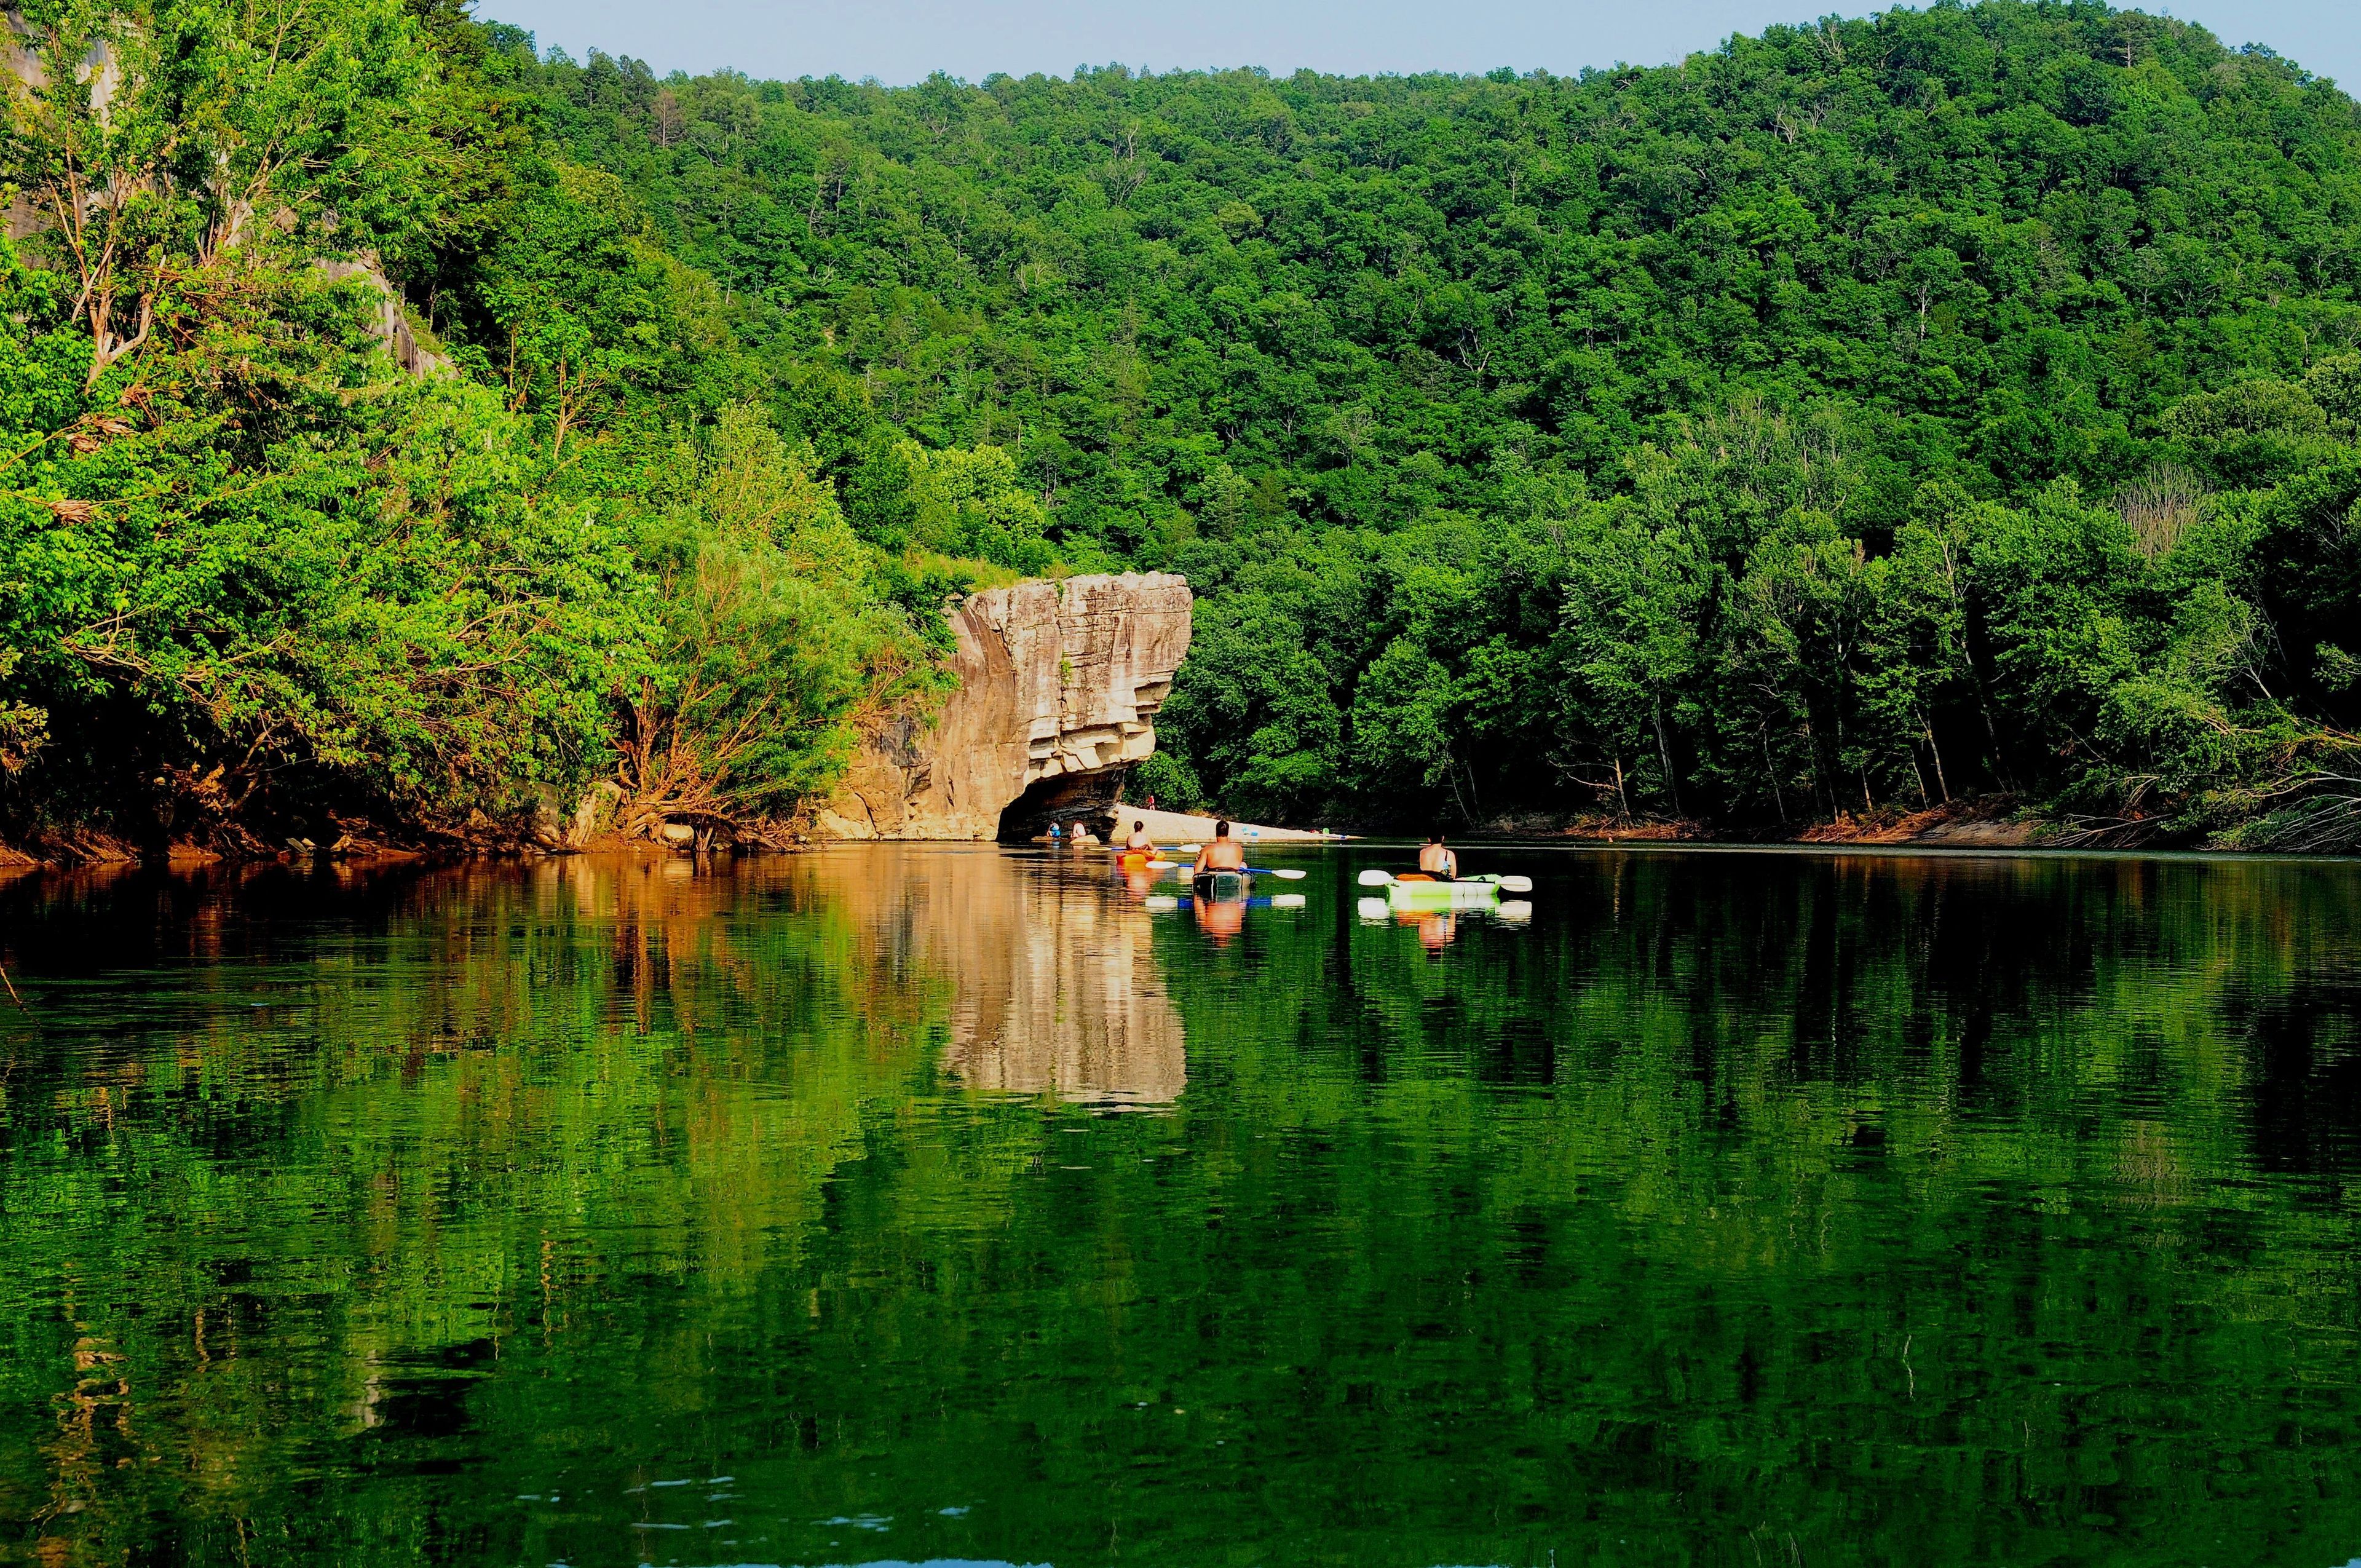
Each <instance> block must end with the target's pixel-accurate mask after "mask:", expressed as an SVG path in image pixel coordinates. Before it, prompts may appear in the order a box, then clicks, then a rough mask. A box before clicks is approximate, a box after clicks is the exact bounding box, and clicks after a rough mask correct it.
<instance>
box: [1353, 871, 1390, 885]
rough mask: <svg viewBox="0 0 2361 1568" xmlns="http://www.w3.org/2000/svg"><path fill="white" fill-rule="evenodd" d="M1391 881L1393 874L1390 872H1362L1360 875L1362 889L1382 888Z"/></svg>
mask: <svg viewBox="0 0 2361 1568" xmlns="http://www.w3.org/2000/svg"><path fill="white" fill-rule="evenodd" d="M1393 880H1394V873H1393V872H1362V873H1361V885H1362V886H1363V887H1383V886H1385V885H1386V884H1387V883H1389V882H1391V881H1393Z"/></svg>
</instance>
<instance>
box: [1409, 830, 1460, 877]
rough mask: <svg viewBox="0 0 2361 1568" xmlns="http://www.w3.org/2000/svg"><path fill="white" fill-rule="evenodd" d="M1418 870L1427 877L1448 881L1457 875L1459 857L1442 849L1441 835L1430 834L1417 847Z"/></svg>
mask: <svg viewBox="0 0 2361 1568" xmlns="http://www.w3.org/2000/svg"><path fill="white" fill-rule="evenodd" d="M1418 869H1419V870H1421V871H1422V872H1425V873H1426V874H1427V875H1429V876H1437V877H1442V878H1444V879H1445V880H1450V879H1452V878H1455V877H1456V876H1458V874H1459V857H1458V856H1457V855H1455V854H1453V853H1452V852H1451V851H1450V850H1448V849H1446V848H1444V842H1443V835H1442V834H1441V833H1430V834H1428V835H1427V836H1426V842H1425V843H1424V844H1422V845H1421V846H1420V847H1419V851H1418Z"/></svg>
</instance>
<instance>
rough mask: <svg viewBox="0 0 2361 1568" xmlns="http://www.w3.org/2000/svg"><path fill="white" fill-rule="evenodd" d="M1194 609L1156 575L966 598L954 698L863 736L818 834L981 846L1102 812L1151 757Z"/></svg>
mask: <svg viewBox="0 0 2361 1568" xmlns="http://www.w3.org/2000/svg"><path fill="white" fill-rule="evenodd" d="M1189 611H1190V597H1189V584H1188V580H1187V579H1186V578H1184V577H1179V576H1173V575H1171V574H1170V573H1166V572H1126V573H1125V574H1123V575H1122V576H1088V577H1068V578H1066V579H1064V580H1063V581H1061V582H1028V583H1018V584H1017V585H1016V586H1015V587H1006V588H991V589H987V590H985V591H984V592H983V593H979V594H974V595H971V596H970V597H969V598H968V599H967V600H966V602H964V603H963V604H961V605H960V606H959V608H958V609H955V610H953V611H952V612H951V615H950V622H951V632H952V635H953V637H954V639H955V640H956V642H957V650H956V652H954V653H953V655H952V662H951V667H952V671H953V673H954V674H956V675H957V676H958V677H959V689H958V690H956V691H954V692H953V693H951V695H950V697H949V698H948V699H947V700H946V701H945V702H944V704H943V706H942V708H941V710H940V711H939V713H937V714H935V715H934V716H933V717H932V718H931V719H929V718H926V717H923V716H921V717H904V718H895V719H891V720H889V721H887V722H886V723H884V725H882V726H881V727H880V728H879V729H877V730H876V731H875V732H873V734H871V735H870V736H868V737H867V739H866V741H865V743H864V744H863V745H862V750H861V753H860V755H859V756H858V757H857V758H856V759H855V760H854V762H853V764H852V767H851V771H850V772H849V773H847V774H846V777H845V782H844V784H842V785H841V786H840V788H839V789H838V790H837V792H836V794H835V795H834V796H833V797H832V798H831V799H830V800H829V803H828V805H827V806H824V807H823V808H822V809H821V810H820V812H819V814H818V826H819V828H820V830H821V831H822V832H824V833H827V834H829V835H830V836H832V837H836V838H841V839H992V838H996V837H1000V836H1003V834H1004V832H1005V833H1006V834H1007V835H1008V836H1012V837H1023V836H1026V835H1027V833H1028V832H1029V831H1030V830H1031V828H1032V822H1031V818H1033V817H1039V818H1040V820H1041V821H1043V822H1047V821H1048V820H1049V819H1050V818H1051V817H1066V818H1068V819H1071V818H1072V817H1078V816H1079V817H1098V816H1103V815H1104V812H1105V809H1106V807H1107V806H1109V805H1111V804H1112V802H1113V801H1114V799H1115V790H1116V788H1117V787H1119V786H1120V784H1122V782H1123V779H1124V776H1125V774H1126V773H1129V771H1130V770H1131V767H1132V765H1133V764H1134V763H1137V762H1140V761H1141V760H1142V759H1144V758H1146V757H1147V756H1148V754H1149V753H1150V752H1152V751H1155V750H1156V729H1155V726H1154V722H1153V721H1154V718H1155V716H1156V711H1157V709H1158V708H1159V707H1163V705H1164V698H1165V696H1167V695H1168V694H1169V693H1170V691H1171V689H1172V675H1173V672H1174V671H1176V670H1177V669H1179V668H1180V660H1181V658H1182V656H1183V655H1185V654H1186V653H1187V652H1189V630H1190V628H1189ZM1011 807H1016V810H1014V811H1012V810H1011ZM1004 818H1006V820H1005V821H1004Z"/></svg>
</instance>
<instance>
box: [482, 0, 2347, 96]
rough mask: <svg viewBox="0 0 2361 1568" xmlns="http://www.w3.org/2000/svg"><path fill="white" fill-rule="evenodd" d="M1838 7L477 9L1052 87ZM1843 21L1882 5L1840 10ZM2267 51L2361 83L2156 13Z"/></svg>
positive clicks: (2182, 7) (2259, 37) (662, 59)
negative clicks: (1039, 75) (1086, 68)
mask: <svg viewBox="0 0 2361 1568" xmlns="http://www.w3.org/2000/svg"><path fill="white" fill-rule="evenodd" d="M1831 8H1832V0H1360V3H1358V4H1355V3H1353V0H1326V3H1321V0H479V5H478V15H479V16H483V17H485V18H486V19H488V20H499V21H505V22H513V23H515V24H516V25H517V26H519V27H525V28H528V29H530V30H531V31H532V32H533V34H535V35H536V36H537V37H538V38H540V40H541V43H542V46H543V47H544V49H546V48H548V47H550V46H552V45H555V46H558V47H561V48H563V49H566V52H567V53H569V54H571V55H573V56H574V57H575V58H576V59H577V60H579V59H581V58H582V56H583V55H584V54H585V53H586V52H587V51H588V49H592V48H598V49H605V50H606V51H607V52H608V53H609V54H618V55H625V54H627V55H634V56H637V57H638V58H639V59H641V60H646V61H647V62H648V63H649V64H650V65H652V66H653V67H655V69H656V71H658V72H659V73H662V72H664V71H673V70H675V69H678V70H683V71H711V70H714V69H716V68H718V67H721V66H729V67H731V68H733V69H735V70H738V71H744V72H746V73H747V74H748V75H750V76H754V77H780V78H786V77H796V76H807V75H808V76H826V75H829V74H830V73H834V74H837V75H840V76H845V77H851V78H854V79H859V78H862V77H866V76H874V77H877V78H878V79H880V80H881V81H884V82H897V83H898V82H915V81H917V80H918V79H919V78H920V77H923V76H925V75H926V74H927V73H928V71H937V70H940V71H950V73H951V74H952V75H954V76H961V77H964V78H966V79H967V80H969V81H971V82H974V81H980V80H982V79H983V77H985V76H988V75H990V74H991V73H992V72H994V71H1007V72H1008V73H1010V74H1011V75H1015V76H1022V75H1025V74H1027V72H1029V71H1044V72H1049V73H1054V74H1057V75H1064V74H1066V73H1068V72H1071V71H1072V70H1073V69H1074V67H1075V66H1077V65H1082V64H1090V65H1105V64H1110V63H1112V62H1115V61H1118V60H1119V61H1121V62H1123V63H1125V64H1126V65H1130V66H1133V67H1138V66H1142V65H1145V66H1148V67H1151V68H1153V69H1155V70H1158V71H1166V70H1172V69H1175V68H1180V67H1196V66H1231V65H1259V66H1264V67H1266V68H1268V69H1269V70H1270V71H1273V72H1275V73H1281V74H1283V73H1285V72H1287V71H1293V70H1296V69H1297V68H1299V67H1301V66H1310V67H1312V68H1313V69H1314V70H1318V71H1340V72H1345V73H1348V74H1352V73H1359V72H1366V71H1431V70H1438V69H1440V70H1448V71H1488V70H1491V69H1492V68H1493V67H1495V66H1501V65H1507V66H1513V67H1515V68H1517V69H1518V70H1520V71H1526V70H1531V69H1532V68H1534V67H1536V66H1539V67H1544V68H1546V69H1548V70H1550V71H1559V72H1569V73H1570V72H1573V71H1579V70H1581V69H1582V68H1583V67H1584V66H1586V65H1601V66H1603V65H1613V64H1616V63H1617V62H1619V61H1621V62H1625V63H1629V64H1634V65H1655V64H1661V63H1663V62H1664V61H1666V60H1678V59H1679V58H1681V57H1682V56H1684V55H1686V54H1688V53H1690V52H1692V51H1693V50H1697V49H1710V48H1712V47H1713V46H1714V45H1715V44H1717V43H1719V42H1720V41H1721V39H1723V38H1726V37H1728V36H1729V35H1730V34H1731V33H1733V32H1745V33H1754V32H1759V31H1761V30H1762V28H1763V26H1764V25H1765V24H1766V23H1772V22H1802V21H1809V20H1810V19H1811V18H1813V17H1814V16H1824V15H1826V14H1827V13H1828V11H1829V10H1830V9H1831ZM1833 8H1834V9H1837V10H1839V11H1841V12H1843V13H1844V14H1846V15H1848V16H1856V15H1861V14H1862V13H1864V12H1866V11H1869V10H1872V9H1882V8H1883V7H1882V6H1877V5H1863V4H1861V0H1840V3H1837V4H1834V5H1833ZM2144 8H2147V9H2152V10H2160V11H2163V12H2167V13H2169V14H2170V15H2173V16H2181V17H2185V18H2187V19H2188V20H2190V21H2193V22H2199V23H2202V24H2203V25H2204V26H2205V27H2208V28H2210V29H2211V30H2212V31H2213V32H2214V33H2215V34H2216V35H2218V36H2219V37H2221V38H2223V39H2224V41H2225V42H2227V43H2230V44H2232V45H2236V44H2243V43H2263V44H2268V45H2269V46H2270V47H2271V48H2273V49H2277V50H2279V53H2281V54H2283V55H2286V56H2287V57H2288V58H2289V59H2290V60H2297V61H2299V62H2301V64H2303V65H2305V66H2307V67H2309V68H2310V69H2311V70H2312V71H2316V72H2318V73H2319V74H2321V75H2323V76H2330V77H2334V78H2335V79H2336V80H2337V81H2338V82H2340V83H2342V84H2343V85H2344V86H2345V88H2346V90H2347V91H2353V90H2354V89H2356V87H2361V0H2173V3H2172V4H2170V5H2151V6H2147V7H2144Z"/></svg>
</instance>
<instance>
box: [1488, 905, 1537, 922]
mask: <svg viewBox="0 0 2361 1568" xmlns="http://www.w3.org/2000/svg"><path fill="white" fill-rule="evenodd" d="M1492 914H1493V916H1494V917H1495V918H1497V919H1499V920H1500V921H1501V922H1502V923H1504V924H1506V925H1510V926H1521V925H1523V924H1524V923H1525V922H1526V921H1528V920H1531V919H1532V917H1533V906H1532V905H1530V904H1528V903H1526V902H1525V901H1524V900H1523V899H1521V898H1519V899H1512V900H1510V902H1509V903H1506V904H1503V905H1499V906H1497V907H1496V908H1494V909H1493V911H1492Z"/></svg>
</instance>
